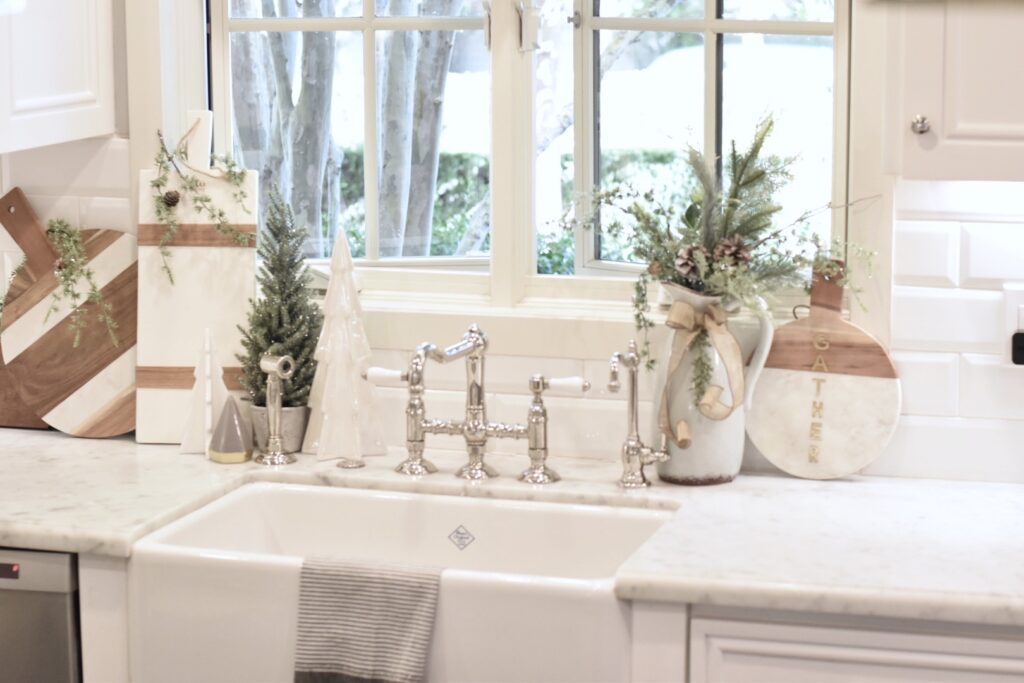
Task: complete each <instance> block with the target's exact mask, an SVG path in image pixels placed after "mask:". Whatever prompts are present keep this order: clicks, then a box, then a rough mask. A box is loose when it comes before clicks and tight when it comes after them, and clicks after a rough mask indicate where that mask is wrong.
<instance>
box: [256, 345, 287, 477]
mask: <svg viewBox="0 0 1024 683" xmlns="http://www.w3.org/2000/svg"><path fill="white" fill-rule="evenodd" d="M260 370H262V371H263V372H265V373H267V422H268V425H267V433H268V435H269V436H268V437H267V450H266V452H263V453H260V454H259V455H257V456H256V462H257V463H258V464H260V465H288V464H290V463H293V462H295V456H294V455H292V454H291V453H285V452H284V444H283V443H282V441H281V382H282V381H283V380H286V379H291V377H292V375H293V374H295V359H294V358H292V357H291V356H271V355H269V354H267V355H265V356H263V358H261V359H260Z"/></svg>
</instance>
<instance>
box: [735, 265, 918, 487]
mask: <svg viewBox="0 0 1024 683" xmlns="http://www.w3.org/2000/svg"><path fill="white" fill-rule="evenodd" d="M842 301H843V289H842V287H841V286H839V285H838V284H836V283H835V282H833V281H830V280H829V279H827V278H825V277H822V276H820V275H819V274H815V276H814V281H813V285H812V288H811V312H810V315H809V316H808V317H807V318H804V319H803V320H797V321H795V322H791V323H788V324H786V325H783V326H782V327H780V328H779V329H778V330H777V331H776V333H775V341H774V343H773V344H772V348H771V352H770V353H769V354H768V360H767V362H766V363H765V369H764V372H763V373H762V374H761V377H760V379H759V380H758V382H757V386H756V388H755V391H754V395H753V398H752V405H751V408H750V412H749V414H748V415H747V434H748V436H749V437H750V440H751V441H752V442H753V443H754V445H755V446H757V448H758V449H759V450H760V451H761V453H762V454H764V456H765V457H766V458H767V459H768V460H770V461H771V462H772V463H773V464H774V465H776V466H777V467H778V468H779V469H781V470H783V471H785V472H788V473H789V474H792V475H795V476H798V477H803V478H805V479H834V478H838V477H845V476H847V475H850V474H854V473H855V472H859V471H860V470H862V469H863V468H864V467H866V466H867V465H869V464H870V463H871V462H872V461H874V460H875V458H877V457H878V456H879V455H881V453H882V451H883V450H884V449H885V446H886V445H887V444H888V443H889V439H890V438H891V437H892V434H893V432H894V431H895V429H896V423H897V421H898V419H899V414H900V400H901V393H900V383H899V379H898V378H897V376H896V368H895V366H894V365H893V363H892V360H891V359H890V358H889V354H888V353H886V351H885V349H884V348H883V347H882V345H881V344H880V343H879V342H878V340H876V339H875V338H874V337H872V336H871V335H870V334H868V333H867V332H865V331H864V330H862V329H860V328H859V327H857V326H856V325H853V324H852V323H849V322H847V321H845V320H843V319H842V318H841V317H840V314H841V311H842Z"/></svg>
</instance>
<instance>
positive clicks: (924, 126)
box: [910, 114, 932, 135]
mask: <svg viewBox="0 0 1024 683" xmlns="http://www.w3.org/2000/svg"><path fill="white" fill-rule="evenodd" d="M931 129H932V124H931V122H930V121H929V120H928V117H927V116H924V115H923V114H918V115H917V116H915V117H914V118H913V119H911V120H910V130H912V131H914V133H916V134H917V135H924V134H925V133H927V132H928V131H930V130H931Z"/></svg>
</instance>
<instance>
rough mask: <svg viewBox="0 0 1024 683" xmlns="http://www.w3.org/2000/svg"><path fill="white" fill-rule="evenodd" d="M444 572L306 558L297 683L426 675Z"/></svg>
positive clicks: (384, 681)
mask: <svg viewBox="0 0 1024 683" xmlns="http://www.w3.org/2000/svg"><path fill="white" fill-rule="evenodd" d="M440 585H441V568H439V567H417V566H410V565H395V564H385V563H380V562H355V561H347V560H338V559H332V558H323V557H313V558H306V560H305V561H304V562H303V564H302V579H301V581H300V584H299V634H298V643H297V646H296V649H295V683H370V682H372V683H378V682H379V683H414V682H416V681H422V680H424V679H425V678H426V667H427V654H428V653H429V652H430V640H431V637H432V636H433V633H434V616H435V613H436V612H437V596H438V591H439V589H440Z"/></svg>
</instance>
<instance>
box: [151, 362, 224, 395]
mask: <svg viewBox="0 0 1024 683" xmlns="http://www.w3.org/2000/svg"><path fill="white" fill-rule="evenodd" d="M195 373H196V370H195V368H193V367H188V366H175V367H153V366H141V365H140V366H139V367H137V368H135V386H137V387H138V388H139V389H191V388H192V386H193V385H194V384H195V381H196V374H195ZM223 375H224V385H225V386H226V387H227V388H228V391H244V389H243V387H242V368H240V367H226V368H224V372H223Z"/></svg>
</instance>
